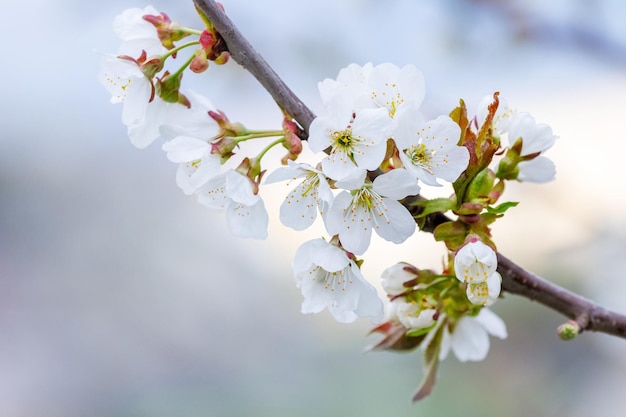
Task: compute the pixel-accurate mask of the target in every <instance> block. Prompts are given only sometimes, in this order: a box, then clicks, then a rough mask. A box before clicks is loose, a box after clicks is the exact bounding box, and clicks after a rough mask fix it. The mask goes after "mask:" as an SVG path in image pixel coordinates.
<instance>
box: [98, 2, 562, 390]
mask: <svg viewBox="0 0 626 417" xmlns="http://www.w3.org/2000/svg"><path fill="white" fill-rule="evenodd" d="M202 17H203V21H204V23H205V26H206V27H205V29H203V30H195V29H190V28H186V27H184V26H181V25H178V24H177V23H174V22H172V21H171V20H170V18H169V17H168V16H167V15H166V14H165V13H159V12H157V11H156V10H155V9H153V8H152V7H150V6H149V7H146V8H145V9H129V10H127V11H125V12H124V13H122V14H121V15H120V16H118V17H117V18H116V19H115V21H114V25H113V26H114V30H115V32H116V33H117V34H118V36H119V37H120V38H121V40H122V44H121V46H120V48H119V50H118V53H117V55H115V56H107V57H105V58H104V60H103V67H102V71H101V73H100V75H99V79H100V81H101V82H102V83H103V85H104V86H105V88H106V89H107V90H108V91H109V93H110V94H111V102H112V103H122V104H123V109H122V123H123V124H124V125H125V126H126V127H127V130H128V135H129V137H130V140H131V143H132V144H133V145H135V146H136V147H138V148H145V147H147V146H148V145H150V144H151V143H153V142H154V141H155V140H157V139H158V138H161V139H163V141H164V143H163V144H162V146H161V147H162V149H163V151H164V152H166V155H167V158H168V159H169V160H170V161H172V162H174V163H176V164H178V169H177V172H176V183H177V185H178V186H179V187H180V188H181V190H182V191H183V192H184V193H185V194H186V195H193V196H195V197H196V198H197V201H198V202H199V203H200V204H202V205H204V206H206V207H208V208H210V209H217V210H223V211H225V212H226V219H227V224H228V227H229V228H230V230H231V231H232V232H233V233H234V234H236V235H238V236H241V237H248V238H255V239H264V238H265V237H266V236H267V225H268V217H269V215H268V212H267V210H266V209H265V205H264V202H263V199H262V197H261V193H260V191H261V188H262V187H263V186H264V185H265V184H270V183H277V182H283V181H287V184H288V187H289V191H288V192H287V193H286V197H285V199H284V201H283V203H282V205H281V207H280V213H279V218H280V221H281V222H282V223H283V224H284V225H285V226H287V227H290V228H292V229H294V230H297V231H302V230H305V229H307V228H308V227H310V226H311V225H312V224H313V223H314V222H315V221H316V219H318V218H321V221H322V222H323V224H324V226H325V229H326V232H327V233H328V236H327V237H326V238H318V239H314V240H310V241H307V242H305V243H303V244H302V245H301V246H300V247H299V248H298V249H297V251H296V254H295V258H294V260H293V272H294V277H295V281H296V285H297V286H298V288H299V289H300V290H301V292H302V296H303V298H304V301H303V303H302V312H303V313H318V312H320V311H322V310H325V309H327V310H328V311H329V312H330V314H332V316H333V317H334V318H335V319H336V320H337V321H339V322H342V323H349V322H353V321H354V320H356V319H357V318H359V317H366V318H369V319H370V320H371V321H372V322H373V323H375V324H377V325H378V326H377V327H376V328H375V329H374V331H375V332H378V333H382V334H383V335H384V338H383V339H382V340H381V341H380V342H378V343H377V344H375V345H374V346H373V348H374V349H394V350H404V349H413V348H416V347H421V348H422V349H423V350H424V352H425V368H426V377H425V382H424V384H423V385H422V387H421V388H420V390H418V392H417V394H416V397H415V399H419V398H422V397H423V396H425V395H427V394H428V393H429V392H430V390H431V389H432V384H433V383H434V374H435V372H436V369H437V364H438V361H439V360H442V359H443V358H445V357H446V356H447V354H448V352H449V350H450V349H452V351H453V352H454V353H455V354H456V356H457V357H458V358H459V360H461V361H466V360H482V359H483V358H484V357H485V356H486V354H487V351H488V349H489V338H488V335H493V336H496V337H500V338H504V337H506V327H505V325H504V323H503V322H502V320H500V319H499V318H498V317H497V316H496V315H495V314H494V313H492V312H491V311H490V310H489V309H487V307H489V306H491V305H492V304H493V303H494V302H495V301H496V300H497V299H498V297H499V295H500V290H501V283H502V278H501V276H500V274H499V273H498V272H497V254H496V245H495V243H494V242H493V240H492V236H491V224H492V223H493V222H495V221H496V220H497V219H499V218H500V217H502V216H503V215H504V214H505V212H506V211H507V210H508V209H509V208H511V207H514V206H515V205H516V204H517V203H515V202H504V203H499V204H497V203H498V201H499V200H500V198H501V196H502V194H503V192H504V189H505V182H506V181H510V180H517V181H528V182H547V181H550V180H552V179H553V178H554V176H555V168H554V164H553V163H552V162H551V161H550V160H549V159H548V158H546V157H545V156H544V155H543V153H544V152H545V151H546V150H548V149H549V148H550V147H551V146H552V145H553V144H554V142H555V140H556V136H554V135H553V133H552V130H551V129H550V128H549V127H548V126H547V125H545V124H541V123H537V122H536V121H535V119H534V118H533V117H532V116H531V115H529V114H528V113H524V112H518V111H516V110H514V109H512V108H511V107H509V106H508V104H507V103H506V102H504V101H503V100H502V99H501V98H500V97H499V93H495V94H493V95H492V96H488V97H485V99H484V100H483V101H482V102H481V103H480V104H479V106H478V108H477V110H476V112H475V115H474V116H472V117H470V116H468V113H467V109H466V107H465V104H464V103H463V102H462V101H461V103H460V105H459V106H458V107H457V108H455V109H453V110H452V111H451V112H450V114H448V115H440V116H438V117H435V118H432V119H430V120H429V119H427V118H425V117H423V115H422V113H421V111H420V105H421V104H422V101H423V99H424V96H425V93H424V92H425V88H424V78H423V76H422V74H421V72H420V71H419V70H418V69H417V68H415V67H414V66H412V65H406V66H404V67H402V68H400V67H397V66H395V65H393V64H390V63H385V64H381V65H373V64H371V63H370V64H365V65H363V66H360V65H357V64H351V65H349V66H347V67H346V68H344V69H342V70H340V71H339V73H338V75H337V77H336V78H335V79H326V80H324V81H322V82H320V83H319V85H318V87H319V92H320V95H321V98H322V102H323V103H324V107H325V113H324V114H323V115H321V116H319V117H317V118H315V119H314V120H313V122H312V123H311V125H310V126H300V125H298V123H297V121H296V120H294V119H293V118H292V117H291V116H290V115H288V114H286V113H284V119H283V120H282V123H281V127H280V128H279V129H276V130H249V129H247V128H246V127H245V126H243V125H242V124H240V123H232V122H230V120H229V118H228V117H227V116H226V115H225V114H224V113H223V112H222V111H220V110H217V109H216V108H214V107H213V104H212V103H211V102H210V101H209V100H208V99H207V98H206V97H204V96H202V95H200V94H198V93H196V92H193V91H184V89H183V88H182V76H183V73H185V72H187V70H189V71H192V72H194V73H201V72H204V71H206V70H207V68H208V66H209V61H211V62H213V63H215V64H225V63H226V62H227V61H228V58H229V56H230V53H229V51H228V48H227V47H226V44H225V42H224V41H223V39H222V38H221V36H220V34H219V33H218V32H217V31H216V30H215V28H214V27H213V25H212V24H211V22H209V21H208V20H207V19H206V18H205V17H204V16H202ZM183 39H185V40H186V43H183V44H180V41H181V40H183ZM190 39H191V40H190ZM187 51H191V53H189V54H188V56H187V57H186V58H184V57H183V58H182V60H183V63H182V64H181V65H179V66H178V68H176V69H174V70H172V71H171V72H170V70H168V69H166V67H167V66H170V65H173V63H174V62H178V61H176V60H177V59H178V57H179V55H180V56H184V55H185V52H187ZM303 139H307V142H305V143H308V145H306V144H304V143H303V141H302V140H303ZM249 141H267V142H268V143H264V146H263V148H262V150H261V151H260V152H258V153H256V154H253V155H246V153H245V152H244V148H245V146H244V145H245V142H249ZM278 145H280V146H282V147H283V148H285V149H286V151H287V153H286V155H285V156H284V157H283V158H282V160H281V163H282V165H283V166H281V167H278V168H275V169H274V165H272V164H271V163H268V161H267V158H266V155H267V152H268V151H269V150H270V149H271V148H273V147H274V146H278ZM303 146H308V147H309V148H310V150H311V151H312V153H313V154H314V155H316V157H315V159H314V160H312V161H307V162H303V161H300V162H296V161H297V160H298V159H299V158H300V157H301V152H302V150H303ZM268 169H269V170H271V172H269V173H267V171H268ZM266 173H267V175H266ZM444 185H447V186H449V187H450V188H451V189H452V194H451V196H450V197H449V198H435V199H430V200H429V199H426V198H424V197H423V196H422V195H421V192H422V189H423V188H424V189H426V188H427V187H442V186H444ZM446 212H449V213H452V214H453V215H454V218H453V219H446V220H444V221H439V222H437V223H436V224H434V225H433V224H432V222H431V223H430V224H431V226H430V227H431V228H432V231H433V234H434V237H435V240H437V241H440V242H444V243H445V246H446V248H447V256H446V261H445V262H444V266H443V269H442V271H441V272H437V271H433V270H424V269H420V268H418V267H415V266H412V265H410V264H408V263H398V264H395V265H393V266H391V267H390V268H388V269H387V270H386V271H385V272H384V273H383V276H382V281H381V285H382V287H383V288H384V290H385V292H386V293H387V303H386V310H387V311H386V317H387V318H386V320H385V321H384V322H383V323H382V324H379V323H381V321H382V320H383V317H385V303H383V300H382V299H381V298H380V297H379V296H378V293H377V291H376V289H375V287H374V286H373V285H372V284H371V283H370V282H368V281H367V280H366V279H365V277H364V276H363V274H362V273H361V264H362V263H363V262H364V261H363V259H359V258H358V257H360V256H363V255H364V254H365V253H366V252H367V250H368V248H369V246H370V242H371V239H372V238H373V236H374V233H373V232H375V234H376V235H378V236H379V237H381V238H383V239H384V240H387V241H389V242H393V243H395V244H401V243H403V242H405V241H406V240H407V239H408V238H409V237H410V236H411V235H412V234H413V233H414V232H415V230H416V229H417V227H418V226H420V227H421V226H424V225H425V224H426V220H427V218H428V217H429V215H431V214H433V213H446ZM440 219H441V217H440Z"/></svg>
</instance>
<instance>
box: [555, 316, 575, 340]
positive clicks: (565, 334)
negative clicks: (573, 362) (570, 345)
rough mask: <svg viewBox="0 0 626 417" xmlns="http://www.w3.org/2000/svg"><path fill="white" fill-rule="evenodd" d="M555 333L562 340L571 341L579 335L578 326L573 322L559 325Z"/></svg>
mask: <svg viewBox="0 0 626 417" xmlns="http://www.w3.org/2000/svg"><path fill="white" fill-rule="evenodd" d="M556 331H557V333H558V334H559V337H560V338H561V339H562V340H572V339H573V338H575V337H576V336H578V333H580V325H579V324H578V323H576V322H575V321H574V320H569V321H568V322H567V323H563V324H561V325H560V326H559V327H558V328H557V329H556Z"/></svg>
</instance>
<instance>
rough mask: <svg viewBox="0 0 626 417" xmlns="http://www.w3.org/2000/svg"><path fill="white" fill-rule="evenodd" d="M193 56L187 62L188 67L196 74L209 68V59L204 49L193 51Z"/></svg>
mask: <svg viewBox="0 0 626 417" xmlns="http://www.w3.org/2000/svg"><path fill="white" fill-rule="evenodd" d="M195 55H196V56H195V57H194V58H193V59H192V60H191V63H190V64H189V69H190V70H191V71H193V72H195V73H196V74H200V73H203V72H204V71H206V70H207V69H208V68H209V60H208V59H207V57H206V52H205V51H204V49H198V50H196V52H195Z"/></svg>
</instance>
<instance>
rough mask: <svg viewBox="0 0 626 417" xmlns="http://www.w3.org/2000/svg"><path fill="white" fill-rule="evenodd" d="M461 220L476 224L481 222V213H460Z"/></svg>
mask: <svg viewBox="0 0 626 417" xmlns="http://www.w3.org/2000/svg"><path fill="white" fill-rule="evenodd" d="M459 220H460V221H462V222H463V223H467V224H476V223H478V222H480V220H481V217H480V214H460V215H459Z"/></svg>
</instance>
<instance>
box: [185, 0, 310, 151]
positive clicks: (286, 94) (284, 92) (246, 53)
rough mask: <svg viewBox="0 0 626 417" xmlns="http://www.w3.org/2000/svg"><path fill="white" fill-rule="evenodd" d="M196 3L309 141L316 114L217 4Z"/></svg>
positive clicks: (202, 0)
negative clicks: (309, 133)
mask: <svg viewBox="0 0 626 417" xmlns="http://www.w3.org/2000/svg"><path fill="white" fill-rule="evenodd" d="M194 2H195V3H196V5H197V6H198V8H199V9H200V10H201V11H202V12H203V13H204V14H205V15H206V17H208V19H209V20H210V21H211V23H212V24H213V26H215V29H216V30H217V31H218V32H219V34H220V35H222V38H224V41H225V42H226V46H227V47H228V51H229V52H230V56H231V57H232V58H233V59H234V60H235V61H237V63H238V64H239V65H241V66H242V67H244V68H245V69H246V70H248V72H250V74H252V75H253V76H254V78H256V79H257V80H258V81H259V83H261V85H262V86H263V87H264V88H265V89H266V90H267V92H268V93H270V95H271V96H272V98H273V99H274V101H275V102H276V103H277V104H278V105H279V106H280V107H281V108H282V109H283V111H285V112H286V113H287V114H289V115H290V116H291V117H293V118H294V119H295V120H296V121H297V122H298V124H299V125H300V127H301V128H302V129H303V130H304V133H305V135H303V136H305V137H303V138H302V139H306V136H308V132H309V125H310V124H311V122H312V121H313V119H314V118H315V115H314V114H313V112H312V111H311V110H310V109H309V108H308V107H307V106H306V105H305V104H304V103H303V102H302V101H301V100H300V99H299V98H298V97H297V96H296V95H295V94H294V93H293V91H291V89H290V88H289V87H287V84H285V82H284V81H283V80H282V79H281V78H280V77H279V76H278V75H277V74H276V72H274V70H273V69H272V68H271V67H270V66H269V64H268V63H267V62H266V61H265V59H264V58H263V57H262V56H261V55H260V54H259V53H258V52H257V51H256V50H255V49H254V48H253V47H252V45H250V42H248V40H247V39H246V38H244V37H243V35H242V34H241V32H239V30H238V29H237V28H236V27H235V25H234V24H233V22H232V21H231V20H230V19H229V17H228V16H226V13H224V12H223V11H222V9H221V8H220V7H219V6H218V5H217V4H216V3H215V1H213V0H194Z"/></svg>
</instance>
